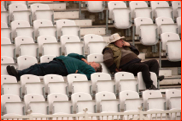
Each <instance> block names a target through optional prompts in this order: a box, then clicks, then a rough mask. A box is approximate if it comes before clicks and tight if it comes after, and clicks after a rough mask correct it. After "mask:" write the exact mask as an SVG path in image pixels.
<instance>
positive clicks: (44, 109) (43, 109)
mask: <svg viewBox="0 0 182 121" xmlns="http://www.w3.org/2000/svg"><path fill="white" fill-rule="evenodd" d="M29 111H30V112H31V115H42V114H43V115H46V114H48V103H47V102H46V101H37V102H36V101H32V102H30V103H29V104H28V107H27V112H29ZM39 120H40V119H39Z"/></svg>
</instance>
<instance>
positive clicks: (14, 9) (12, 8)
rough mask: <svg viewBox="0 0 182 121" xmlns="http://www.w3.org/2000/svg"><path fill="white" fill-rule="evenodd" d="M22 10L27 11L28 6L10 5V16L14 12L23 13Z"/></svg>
mask: <svg viewBox="0 0 182 121" xmlns="http://www.w3.org/2000/svg"><path fill="white" fill-rule="evenodd" d="M22 10H27V5H25V4H22V3H14V4H10V5H9V13H10V15H11V14H12V13H13V12H14V11H22Z"/></svg>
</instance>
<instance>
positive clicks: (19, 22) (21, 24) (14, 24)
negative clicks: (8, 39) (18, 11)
mask: <svg viewBox="0 0 182 121" xmlns="http://www.w3.org/2000/svg"><path fill="white" fill-rule="evenodd" d="M23 27H30V24H29V22H28V21H24V20H15V21H13V22H11V30H12V37H13V38H14V37H15V31H16V29H17V28H23Z"/></svg>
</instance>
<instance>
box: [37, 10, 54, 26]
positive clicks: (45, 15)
mask: <svg viewBox="0 0 182 121" xmlns="http://www.w3.org/2000/svg"><path fill="white" fill-rule="evenodd" d="M34 19H35V20H39V19H45V20H49V21H52V23H54V12H53V11H52V10H36V11H35V16H34Z"/></svg>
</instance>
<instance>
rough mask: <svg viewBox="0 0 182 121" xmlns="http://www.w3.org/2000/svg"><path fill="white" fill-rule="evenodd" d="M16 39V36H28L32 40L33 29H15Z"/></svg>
mask: <svg viewBox="0 0 182 121" xmlns="http://www.w3.org/2000/svg"><path fill="white" fill-rule="evenodd" d="M15 32H16V37H17V36H28V37H32V38H34V29H33V27H23V28H17V29H16V30H15Z"/></svg>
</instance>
